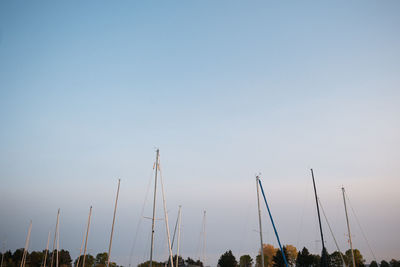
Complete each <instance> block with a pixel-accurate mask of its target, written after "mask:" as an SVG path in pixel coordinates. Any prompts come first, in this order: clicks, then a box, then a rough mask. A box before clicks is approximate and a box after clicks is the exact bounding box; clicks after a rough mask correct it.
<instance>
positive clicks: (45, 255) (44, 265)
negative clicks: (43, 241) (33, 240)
mask: <svg viewBox="0 0 400 267" xmlns="http://www.w3.org/2000/svg"><path fill="white" fill-rule="evenodd" d="M49 243H50V231H49V234H48V236H47V245H46V250H45V252H44V259H43V267H46V260H47V253H48V251H49Z"/></svg>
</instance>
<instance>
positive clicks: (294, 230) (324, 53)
mask: <svg viewBox="0 0 400 267" xmlns="http://www.w3.org/2000/svg"><path fill="white" fill-rule="evenodd" d="M399 13H400V3H399V2H398V1H353V2H347V1H334V2H318V1H308V2H294V1H289V2H262V1H253V2H241V1H217V2H215V1H169V2H161V1H146V2H140V1H133V2H128V1H118V2H107V1H86V2H67V1H57V2H53V1H40V2H37V1H8V0H3V1H0V125H1V128H0V129H1V130H0V181H1V186H0V214H1V219H0V242H4V241H5V242H6V249H7V250H8V249H11V250H15V249H16V248H20V247H23V246H24V242H25V237H26V232H27V228H28V225H29V220H31V219H32V221H33V228H32V237H31V245H30V249H31V250H41V249H44V248H45V245H46V240H47V233H48V231H49V230H52V231H53V230H54V226H55V219H56V213H57V209H58V208H60V209H61V224H60V235H61V239H60V246H61V247H62V248H64V249H67V250H69V251H70V252H71V254H72V257H73V258H75V257H76V256H77V254H78V252H79V248H80V244H81V238H82V234H83V231H84V228H85V224H86V220H87V213H88V210H89V206H90V205H93V218H92V226H91V232H90V236H89V243H88V247H89V253H91V254H97V253H99V252H103V251H107V248H108V239H109V234H110V229H111V221H112V211H113V205H114V198H115V191H116V187H117V179H118V178H121V192H120V200H119V206H118V211H117V221H116V226H115V234H114V241H113V249H112V260H113V261H116V262H117V263H118V264H120V265H123V266H128V265H129V258H130V251H131V248H132V243H133V240H134V235H135V231H136V227H137V225H138V222H139V221H141V223H140V228H139V233H140V234H139V235H138V238H137V244H136V248H135V250H134V255H133V258H132V264H133V265H137V263H139V262H141V261H144V260H147V258H148V255H149V246H150V239H149V237H150V227H151V224H150V222H149V221H148V220H141V219H140V218H141V210H142V206H143V205H144V207H145V208H144V215H145V216H149V215H150V213H151V191H150V193H149V194H150V195H149V196H148V198H147V201H145V195H146V190H147V188H148V184H149V180H150V179H152V178H151V173H152V166H153V162H154V157H155V147H159V148H160V151H161V163H162V167H163V177H164V182H165V190H166V198H167V206H168V211H169V220H170V227H171V229H172V228H173V225H174V223H175V220H176V215H177V210H178V206H179V205H182V207H183V208H182V209H183V210H182V214H183V218H182V223H183V227H182V247H181V252H182V254H183V256H184V257H185V258H187V257H192V258H197V257H199V255H200V254H199V253H200V251H199V242H200V241H199V240H200V239H199V238H200V231H201V222H202V214H203V210H207V228H206V229H207V247H206V255H207V260H206V264H207V265H210V266H216V265H217V261H218V258H219V256H220V255H221V254H222V253H224V252H225V251H227V250H229V249H231V250H232V251H233V253H234V255H235V256H236V258H237V259H239V257H240V256H241V255H243V254H250V255H251V256H252V257H254V256H255V255H256V253H257V251H258V249H259V248H258V247H259V239H258V238H259V237H258V234H257V232H255V231H254V230H256V229H258V225H257V222H258V221H257V208H256V195H255V189H256V188H255V174H256V173H259V172H261V173H262V181H263V185H264V188H265V190H266V193H267V197H268V200H269V202H270V203H269V204H270V206H271V209H272V213H273V216H274V219H275V221H276V224H277V227H278V231H279V234H280V235H281V241H282V243H283V244H292V245H295V246H296V247H297V248H298V249H301V248H302V247H303V246H306V247H307V248H309V249H310V251H311V252H312V253H320V251H321V244H320V241H318V240H319V239H320V237H319V233H318V225H317V221H316V212H315V204H314V202H313V201H314V199H313V191H312V183H311V177H310V173H309V169H310V168H313V169H314V171H315V177H316V183H317V187H318V192H319V196H320V198H321V201H322V203H323V205H324V208H325V211H326V213H327V215H328V217H329V220H330V224H331V225H332V227H333V230H334V231H335V234H336V238H337V239H338V242H339V245H340V246H341V250H342V251H345V250H347V249H348V243H347V240H346V237H345V233H346V231H347V229H346V222H345V217H344V211H343V200H342V196H341V190H340V188H341V186H342V185H343V186H344V187H345V188H346V190H347V193H348V195H349V198H350V200H351V204H352V205H353V207H354V209H355V212H356V213H357V216H358V218H359V220H360V222H361V225H362V227H363V230H364V232H365V234H366V235H367V238H368V240H369V242H370V244H371V246H372V249H373V250H374V253H375V255H376V257H377V259H378V261H380V260H382V259H385V260H388V261H389V260H391V259H392V258H395V259H398V260H400V254H399V251H400V231H398V226H399V225H400V213H399V211H400V195H399V188H400V177H399V173H400V165H399V160H400V105H399V103H400V88H399V86H400V75H399V70H400V49H399V47H400V32H399V29H400V16H399V15H398V14H399ZM159 192H160V191H159ZM157 199H158V202H157V206H158V210H157V214H158V216H160V217H162V204H161V195H158V196H157ZM143 203H145V204H143ZM264 212H265V210H264V211H263V213H264ZM350 220H351V225H352V231H353V242H354V247H355V248H358V249H360V251H361V253H362V255H363V256H364V258H365V259H366V260H367V263H369V262H370V261H371V260H372V259H373V257H372V255H371V253H370V251H369V249H368V247H367V245H366V243H365V241H364V239H363V237H362V233H361V231H360V229H358V226H357V222H356V220H355V218H354V216H353V215H351V214H350ZM163 223H164V222H163V221H158V222H157V228H156V245H155V256H154V258H155V260H160V261H161V260H165V259H166V257H167V250H166V245H165V244H166V239H165V238H166V237H165V226H164V224H163ZM263 228H264V229H265V233H264V242H265V243H271V244H274V245H275V246H277V244H276V241H275V237H274V236H273V232H272V229H271V225H270V223H269V221H268V217H267V214H266V213H264V214H263ZM172 230H173V229H172ZM323 230H324V235H325V238H326V246H327V248H328V252H330V253H332V252H333V251H334V250H335V246H334V243H333V240H332V237H331V236H330V233H329V231H328V228H327V225H326V224H325V223H324V225H323ZM318 242H319V243H318Z"/></svg>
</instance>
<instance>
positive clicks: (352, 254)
mask: <svg viewBox="0 0 400 267" xmlns="http://www.w3.org/2000/svg"><path fill="white" fill-rule="evenodd" d="M342 193H343V202H344V211H345V213H346V222H347V230H348V232H349V241H350V249H351V257H352V259H353V267H356V261H355V260H354V252H353V243H352V242H351V233H350V224H349V217H348V216H347V206H346V198H345V196H344V187H342Z"/></svg>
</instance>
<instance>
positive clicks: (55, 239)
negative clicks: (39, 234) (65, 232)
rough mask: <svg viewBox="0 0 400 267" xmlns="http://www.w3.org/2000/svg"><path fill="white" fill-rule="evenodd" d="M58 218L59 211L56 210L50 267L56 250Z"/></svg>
mask: <svg viewBox="0 0 400 267" xmlns="http://www.w3.org/2000/svg"><path fill="white" fill-rule="evenodd" d="M59 218H60V209H58V212H57V222H56V230H55V231H54V241H53V251H52V253H51V263H50V267H53V262H54V252H55V250H56V241H57V231H58V221H59Z"/></svg>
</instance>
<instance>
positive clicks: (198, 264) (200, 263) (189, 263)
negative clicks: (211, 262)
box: [185, 257, 203, 267]
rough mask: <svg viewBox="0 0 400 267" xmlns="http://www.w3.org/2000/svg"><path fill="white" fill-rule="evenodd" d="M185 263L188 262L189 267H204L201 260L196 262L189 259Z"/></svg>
mask: <svg viewBox="0 0 400 267" xmlns="http://www.w3.org/2000/svg"><path fill="white" fill-rule="evenodd" d="M185 262H186V264H187V265H189V266H201V267H203V263H202V262H201V261H200V260H197V261H195V260H193V259H192V258H190V257H188V258H187V259H186V260H185Z"/></svg>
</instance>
